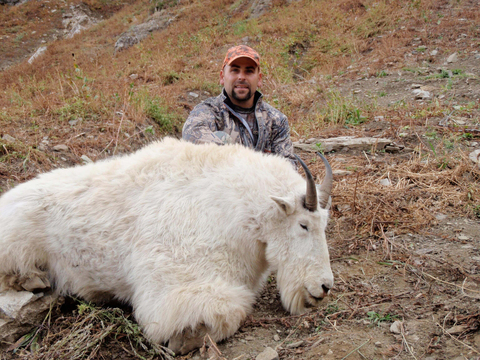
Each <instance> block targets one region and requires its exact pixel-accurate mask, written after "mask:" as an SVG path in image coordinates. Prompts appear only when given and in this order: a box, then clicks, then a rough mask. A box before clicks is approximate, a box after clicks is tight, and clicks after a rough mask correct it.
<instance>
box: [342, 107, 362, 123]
mask: <svg viewBox="0 0 480 360" xmlns="http://www.w3.org/2000/svg"><path fill="white" fill-rule="evenodd" d="M366 120H367V118H366V117H363V116H362V115H361V113H360V109H350V110H348V111H347V116H346V118H345V124H349V125H359V124H362V123H364V122H365V121H366Z"/></svg>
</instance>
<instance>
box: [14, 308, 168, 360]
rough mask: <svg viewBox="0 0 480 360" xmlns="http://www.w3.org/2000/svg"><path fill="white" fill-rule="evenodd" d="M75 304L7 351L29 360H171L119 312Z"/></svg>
mask: <svg viewBox="0 0 480 360" xmlns="http://www.w3.org/2000/svg"><path fill="white" fill-rule="evenodd" d="M76 303H77V309H76V311H74V312H73V314H71V315H68V316H60V317H56V318H55V319H52V317H51V313H49V314H48V315H47V317H46V319H45V321H44V322H43V324H42V325H41V326H39V327H37V328H35V329H33V330H32V331H31V332H30V333H29V334H26V335H24V336H23V337H22V338H21V339H19V340H18V341H17V342H16V344H14V345H13V346H12V347H10V349H9V350H10V351H13V352H14V353H17V356H18V357H19V358H28V359H30V360H50V359H71V360H76V359H94V358H98V356H100V357H101V358H105V357H107V358H114V357H115V356H117V355H118V353H127V354H129V355H130V356H131V358H134V359H142V360H147V359H165V360H172V359H173V355H174V354H173V353H172V352H171V351H170V350H169V349H167V348H165V347H163V346H160V345H155V344H150V343H149V342H148V341H147V340H146V339H145V338H144V336H143V334H142V332H141V330H140V329H139V326H138V325H137V324H136V323H134V322H133V321H132V320H131V319H130V317H131V316H126V315H125V314H124V311H123V310H121V309H119V308H99V307H96V306H93V305H91V304H88V303H84V302H80V301H76ZM107 344H108V346H107ZM105 347H109V348H110V349H111V350H110V351H109V352H108V353H105V351H102V349H103V350H104V349H105ZM115 348H120V349H121V350H115Z"/></svg>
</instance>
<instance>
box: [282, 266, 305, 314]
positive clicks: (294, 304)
mask: <svg viewBox="0 0 480 360" xmlns="http://www.w3.org/2000/svg"><path fill="white" fill-rule="evenodd" d="M292 273H293V272H290V271H287V270H280V269H279V270H278V272H277V286H278V288H279V290H280V296H281V299H282V305H283V307H284V308H285V310H287V311H288V312H289V313H291V314H292V315H299V314H303V313H304V312H305V311H306V307H305V301H306V298H305V289H304V286H303V285H300V286H299V285H298V284H299V283H300V284H303V282H302V281H295V282H293V281H292V278H291V274H292ZM289 274H290V278H289V276H288V275H289Z"/></svg>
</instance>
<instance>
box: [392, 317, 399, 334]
mask: <svg viewBox="0 0 480 360" xmlns="http://www.w3.org/2000/svg"><path fill="white" fill-rule="evenodd" d="M390 332H392V333H394V334H401V333H402V322H401V321H398V320H397V321H395V322H394V323H393V324H392V325H390Z"/></svg>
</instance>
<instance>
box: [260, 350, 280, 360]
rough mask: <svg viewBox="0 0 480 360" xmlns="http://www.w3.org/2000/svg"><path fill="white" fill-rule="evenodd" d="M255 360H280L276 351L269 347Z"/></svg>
mask: <svg viewBox="0 0 480 360" xmlns="http://www.w3.org/2000/svg"><path fill="white" fill-rule="evenodd" d="M255 360H279V357H278V353H277V352H276V351H275V350H273V349H272V348H271V347H267V348H265V350H263V351H262V352H261V353H260V354H258V355H257V357H256V358H255Z"/></svg>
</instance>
